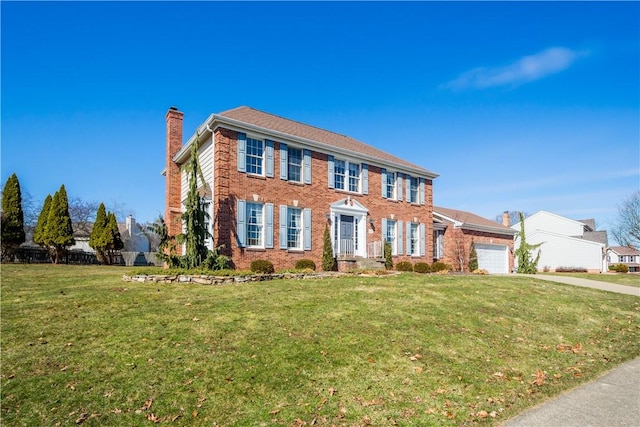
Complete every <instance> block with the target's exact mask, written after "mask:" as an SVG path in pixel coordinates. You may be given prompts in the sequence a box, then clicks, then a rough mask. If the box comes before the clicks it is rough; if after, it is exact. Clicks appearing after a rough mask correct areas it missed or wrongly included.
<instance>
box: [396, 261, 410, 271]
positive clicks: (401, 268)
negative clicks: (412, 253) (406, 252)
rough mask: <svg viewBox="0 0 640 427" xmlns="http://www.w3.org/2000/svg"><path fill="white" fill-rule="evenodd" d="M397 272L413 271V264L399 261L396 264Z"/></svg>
mask: <svg viewBox="0 0 640 427" xmlns="http://www.w3.org/2000/svg"><path fill="white" fill-rule="evenodd" d="M396 270H397V271H413V264H411V263H410V262H408V261H400V262H399V263H397V264H396Z"/></svg>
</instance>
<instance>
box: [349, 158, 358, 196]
mask: <svg viewBox="0 0 640 427" xmlns="http://www.w3.org/2000/svg"><path fill="white" fill-rule="evenodd" d="M349 191H352V192H354V193H358V192H360V164H358V163H349Z"/></svg>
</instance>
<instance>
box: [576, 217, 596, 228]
mask: <svg viewBox="0 0 640 427" xmlns="http://www.w3.org/2000/svg"><path fill="white" fill-rule="evenodd" d="M578 222H581V223H583V224H585V225H586V226H587V227H589V230H588V231H596V220H595V219H593V218H590V219H579V220H578Z"/></svg>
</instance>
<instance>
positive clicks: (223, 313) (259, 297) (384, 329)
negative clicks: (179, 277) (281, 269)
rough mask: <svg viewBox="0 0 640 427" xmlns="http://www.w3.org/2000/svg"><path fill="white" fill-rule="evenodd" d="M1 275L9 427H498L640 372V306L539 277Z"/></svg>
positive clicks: (14, 268)
mask: <svg viewBox="0 0 640 427" xmlns="http://www.w3.org/2000/svg"><path fill="white" fill-rule="evenodd" d="M124 272H125V271H124V270H121V269H119V268H107V267H73V266H51V265H46V266H40V265H34V266H24V265H3V266H2V289H1V290H2V301H1V309H2V316H1V319H0V327H1V343H2V355H1V362H2V365H1V366H2V373H1V382H2V402H1V412H0V414H1V419H0V424H2V425H7V426H8V425H29V426H30V425H52V426H53V425H76V424H83V425H95V426H98V425H145V424H147V423H148V424H151V423H154V422H159V423H163V424H168V425H176V426H178V425H203V426H214V425H220V426H232V425H238V426H247V425H251V426H260V425H265V426H267V425H268V426H271V425H283V426H291V425H297V426H302V425H308V426H311V425H321V426H325V425H327V426H329V425H345V426H365V425H376V426H386V425H405V426H408V425H424V426H427V425H434V426H440V425H452V426H454V425H456V426H457V425H472V424H486V425H495V424H497V423H498V422H501V421H504V420H505V419H507V418H509V417H511V416H514V415H516V414H517V413H519V412H521V411H522V410H523V409H525V408H528V407H531V406H533V405H535V404H537V403H540V402H541V401H543V400H545V399H547V398H548V397H549V396H553V395H556V394H558V393H560V392H562V391H563V390H567V389H570V388H572V387H574V386H576V385H578V384H579V383H581V382H584V381H587V380H589V379H592V378H594V377H596V376H597V375H598V374H600V373H601V372H603V371H604V370H607V369H610V368H612V367H614V366H616V365H618V364H619V363H621V362H623V361H626V360H629V359H632V358H635V357H638V356H639V355H640V299H639V298H637V297H633V296H628V295H617V294H613V293H610V292H600V291H597V290H593V289H587V288H578V287H571V286H565V285H557V284H554V283H550V282H545V281H540V280H536V279H535V277H509V276H499V277H492V276H441V275H418V274H403V275H400V276H384V277H359V276H354V277H342V278H330V279H324V280H275V281H269V282H256V283H245V284H239V285H224V286H202V285H194V284H189V285H179V284H176V285H173V284H171V285H161V284H140V283H125V282H123V281H122V280H121V277H122V274H123V273H124Z"/></svg>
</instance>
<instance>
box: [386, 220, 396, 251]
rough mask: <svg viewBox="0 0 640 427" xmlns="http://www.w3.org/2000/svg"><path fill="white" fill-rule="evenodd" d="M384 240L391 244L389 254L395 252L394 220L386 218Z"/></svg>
mask: <svg viewBox="0 0 640 427" xmlns="http://www.w3.org/2000/svg"><path fill="white" fill-rule="evenodd" d="M385 240H386V241H387V242H388V243H389V245H391V254H392V255H396V254H397V252H398V251H397V249H396V248H397V245H396V222H395V221H394V220H392V219H388V220H387V229H386V230H385Z"/></svg>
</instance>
